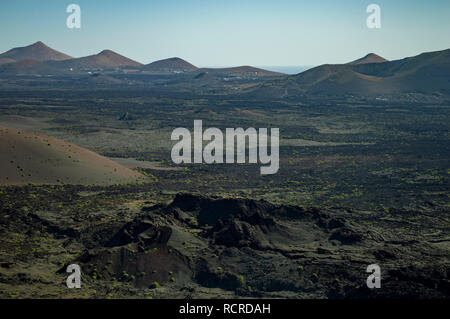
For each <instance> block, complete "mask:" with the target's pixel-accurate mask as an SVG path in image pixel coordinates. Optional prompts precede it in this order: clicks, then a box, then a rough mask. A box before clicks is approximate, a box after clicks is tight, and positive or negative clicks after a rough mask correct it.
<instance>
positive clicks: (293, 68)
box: [258, 65, 314, 74]
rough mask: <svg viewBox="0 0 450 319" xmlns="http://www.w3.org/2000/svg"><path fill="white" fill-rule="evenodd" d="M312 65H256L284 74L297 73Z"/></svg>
mask: <svg viewBox="0 0 450 319" xmlns="http://www.w3.org/2000/svg"><path fill="white" fill-rule="evenodd" d="M313 67H314V66H305V65H303V66H258V68H261V69H264V70H269V71H273V72H281V73H286V74H298V73H301V72H304V71H306V70H308V69H311V68H313Z"/></svg>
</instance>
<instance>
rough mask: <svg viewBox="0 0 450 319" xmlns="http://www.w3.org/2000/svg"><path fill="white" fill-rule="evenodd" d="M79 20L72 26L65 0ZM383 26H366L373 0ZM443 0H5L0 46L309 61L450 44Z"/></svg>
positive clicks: (205, 60)
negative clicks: (74, 6) (78, 13)
mask: <svg viewBox="0 0 450 319" xmlns="http://www.w3.org/2000/svg"><path fill="white" fill-rule="evenodd" d="M71 3H74V4H78V5H79V6H80V8H81V28H80V29H69V28H68V27H67V26H66V19H67V17H68V15H69V13H66V8H67V6H68V5H69V4H71ZM371 3H375V4H378V5H379V6H380V8H381V28H379V29H369V28H368V27H367V25H366V19H367V17H368V16H369V15H370V13H367V12H366V8H367V6H368V5H369V4H371ZM449 17H450V1H449V0H428V1H422V0H397V1H393V0H370V1H361V0H321V1H318V0H315V1H303V0H222V1H217V0H160V1H152V0H128V1H124V0H69V1H65V0H42V1H35V0H2V1H1V4H0V52H4V51H7V50H9V49H11V48H13V47H19V46H25V45H29V44H32V43H34V42H36V41H43V42H44V43H45V44H47V45H48V46H50V47H52V48H54V49H56V50H58V51H62V52H64V53H66V54H69V55H71V56H74V57H81V56H86V55H91V54H96V53H98V52H100V51H101V50H103V49H110V50H113V51H116V52H117V53H120V54H122V55H125V56H127V57H129V58H131V59H134V60H136V61H139V62H141V63H145V64H147V63H150V62H153V61H155V60H159V59H164V58H168V57H175V56H177V57H180V58H183V59H185V60H187V61H189V62H191V63H193V64H194V65H196V66H199V67H204V66H237V65H256V66H312V65H320V64H324V63H346V62H349V61H352V60H355V59H357V58H360V57H362V56H364V55H366V54H367V53H369V52H374V53H377V54H379V55H381V56H383V57H385V58H387V59H389V60H393V59H400V58H404V57H407V56H414V55H417V54H420V53H422V52H427V51H437V50H443V49H448V48H450V36H449V35H450V19H449Z"/></svg>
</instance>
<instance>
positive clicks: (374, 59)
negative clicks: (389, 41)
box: [348, 53, 388, 65]
mask: <svg viewBox="0 0 450 319" xmlns="http://www.w3.org/2000/svg"><path fill="white" fill-rule="evenodd" d="M382 62H388V60H386V59H385V58H383V57H381V56H379V55H376V54H375V53H369V54H368V55H366V56H364V57H362V58H360V59H357V60H355V61H352V62H350V63H348V64H352V65H356V64H366V63H382Z"/></svg>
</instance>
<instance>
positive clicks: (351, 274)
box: [59, 194, 450, 298]
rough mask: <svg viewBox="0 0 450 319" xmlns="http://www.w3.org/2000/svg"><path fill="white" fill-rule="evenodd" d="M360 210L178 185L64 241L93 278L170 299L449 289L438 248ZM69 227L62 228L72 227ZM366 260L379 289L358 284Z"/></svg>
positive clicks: (442, 294)
mask: <svg viewBox="0 0 450 319" xmlns="http://www.w3.org/2000/svg"><path fill="white" fill-rule="evenodd" d="M403 214H404V215H407V214H408V213H407V212H403ZM367 217H368V215H367V212H355V211H351V212H350V211H347V210H336V211H325V210H321V209H316V208H301V207H295V206H285V205H274V204H272V203H269V202H266V201H257V200H250V199H240V198H219V197H204V196H197V195H191V194H178V195H176V196H175V198H174V200H173V202H171V203H170V204H167V205H162V204H158V205H154V206H148V205H145V206H144V207H142V209H141V211H140V212H139V213H138V214H137V215H136V216H135V217H134V218H133V219H132V220H130V221H129V222H126V223H122V224H121V223H120V221H119V220H117V221H115V222H110V223H107V224H104V225H101V226H100V225H97V226H91V227H89V228H86V229H85V230H84V231H81V233H79V234H78V235H77V236H76V237H77V238H78V239H74V240H78V241H81V242H82V244H83V245H84V246H85V247H86V250H85V252H84V253H83V254H82V255H81V256H80V257H79V259H78V260H77V261H76V262H78V263H80V264H82V265H83V266H82V267H83V269H84V270H85V272H86V274H88V276H89V277H90V278H94V279H95V280H97V281H98V280H101V281H105V282H109V281H120V282H126V283H128V284H129V285H131V286H133V287H136V288H138V289H154V288H156V287H159V286H162V287H164V289H163V290H158V291H159V292H160V294H163V296H164V297H174V298H191V297H208V296H209V297H214V296H215V297H220V296H230V294H231V295H234V296H240V297H268V298H272V297H274V298H431V297H432V298H446V297H448V296H449V289H450V284H449V275H450V273H449V271H448V269H449V267H448V266H449V261H448V258H446V256H447V254H446V251H445V249H442V247H440V246H439V245H433V244H432V243H428V242H425V241H422V242H421V241H419V240H417V239H415V240H411V238H409V237H408V236H404V235H400V232H399V231H398V229H399V227H403V226H402V225H401V222H399V221H396V222H393V223H391V224H386V222H385V221H383V222H382V223H381V224H379V225H376V226H374V224H375V222H374V220H375V219H370V221H368V220H367ZM368 223H370V224H371V226H370V230H369V227H368V226H367V225H368ZM65 227H66V228H67V225H66V226H65ZM69 230H70V227H69V229H65V230H64V234H66V235H67V236H73V235H74V233H75V232H74V231H72V232H71V231H69ZM59 231H60V232H61V231H62V230H59ZM373 263H375V264H379V265H380V267H381V269H382V278H383V288H384V289H368V288H367V287H366V279H367V276H368V274H367V273H366V268H367V266H368V265H369V264H373ZM64 269H65V268H64V267H63V268H62V271H63V270H64ZM207 288H208V289H210V288H214V289H216V290H214V292H211V291H208V292H207V293H206V292H205V289H207ZM158 289H159V288H158ZM211 294H213V295H211Z"/></svg>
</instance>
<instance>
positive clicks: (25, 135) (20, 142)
mask: <svg viewBox="0 0 450 319" xmlns="http://www.w3.org/2000/svg"><path fill="white" fill-rule="evenodd" d="M144 178H145V177H144V176H142V175H141V174H139V173H137V172H134V171H132V170H130V169H128V168H126V167H124V166H122V165H120V164H118V163H116V162H113V161H111V160H109V159H107V158H105V157H103V156H101V155H99V154H97V153H94V152H92V151H89V150H87V149H85V148H82V147H79V146H77V145H74V144H71V143H68V142H64V141H62V140H59V139H56V138H53V137H49V136H46V135H43V134H39V133H33V132H28V131H23V130H15V129H7V128H4V127H2V126H0V185H24V184H29V183H34V184H62V183H64V184H84V185H87V184H93V185H112V184H123V183H133V182H137V181H139V180H142V179H144Z"/></svg>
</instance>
